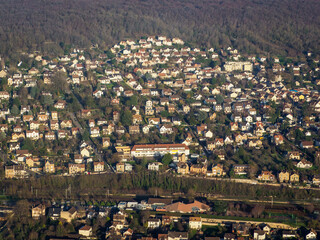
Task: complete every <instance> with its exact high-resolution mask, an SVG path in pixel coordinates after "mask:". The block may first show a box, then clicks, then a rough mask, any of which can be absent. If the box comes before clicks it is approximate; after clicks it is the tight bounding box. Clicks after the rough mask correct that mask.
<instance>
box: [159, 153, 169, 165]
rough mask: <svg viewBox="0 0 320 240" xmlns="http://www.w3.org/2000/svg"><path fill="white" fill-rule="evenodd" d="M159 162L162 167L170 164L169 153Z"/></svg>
mask: <svg viewBox="0 0 320 240" xmlns="http://www.w3.org/2000/svg"><path fill="white" fill-rule="evenodd" d="M161 162H162V164H163V165H165V166H168V165H169V164H170V163H171V162H172V155H171V154H170V153H167V154H166V155H164V156H163V158H162V159H161Z"/></svg>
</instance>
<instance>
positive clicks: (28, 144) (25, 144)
mask: <svg viewBox="0 0 320 240" xmlns="http://www.w3.org/2000/svg"><path fill="white" fill-rule="evenodd" d="M21 149H23V150H29V151H32V150H33V149H34V144H33V141H32V140H31V139H29V138H25V139H24V140H23V141H22V143H21Z"/></svg>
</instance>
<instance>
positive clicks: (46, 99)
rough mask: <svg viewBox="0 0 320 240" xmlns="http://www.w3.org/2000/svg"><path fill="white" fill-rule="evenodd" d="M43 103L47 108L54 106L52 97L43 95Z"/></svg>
mask: <svg viewBox="0 0 320 240" xmlns="http://www.w3.org/2000/svg"><path fill="white" fill-rule="evenodd" d="M41 103H42V104H44V105H47V106H51V105H52V104H53V99H52V96H50V95H42V96H41Z"/></svg>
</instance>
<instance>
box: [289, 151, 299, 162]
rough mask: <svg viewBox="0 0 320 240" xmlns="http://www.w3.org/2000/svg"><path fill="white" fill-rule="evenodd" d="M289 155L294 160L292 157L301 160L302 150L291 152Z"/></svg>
mask: <svg viewBox="0 0 320 240" xmlns="http://www.w3.org/2000/svg"><path fill="white" fill-rule="evenodd" d="M288 157H289V159H290V160H292V159H296V160H300V152H298V151H292V152H289V153H288Z"/></svg>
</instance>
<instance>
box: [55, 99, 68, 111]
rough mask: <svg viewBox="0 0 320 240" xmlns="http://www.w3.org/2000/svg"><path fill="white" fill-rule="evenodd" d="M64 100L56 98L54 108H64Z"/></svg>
mask: <svg viewBox="0 0 320 240" xmlns="http://www.w3.org/2000/svg"><path fill="white" fill-rule="evenodd" d="M66 105H67V103H66V101H64V100H58V101H57V102H56V103H55V104H54V105H53V106H54V107H55V108H56V109H65V108H66Z"/></svg>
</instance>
